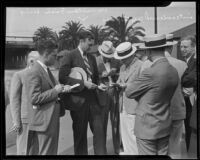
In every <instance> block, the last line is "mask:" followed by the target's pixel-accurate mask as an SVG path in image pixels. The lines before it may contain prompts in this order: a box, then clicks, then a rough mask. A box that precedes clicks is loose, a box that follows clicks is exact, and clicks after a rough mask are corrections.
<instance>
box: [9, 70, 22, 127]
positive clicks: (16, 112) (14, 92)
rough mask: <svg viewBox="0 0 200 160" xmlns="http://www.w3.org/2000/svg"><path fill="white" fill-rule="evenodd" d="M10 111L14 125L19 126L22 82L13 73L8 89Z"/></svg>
mask: <svg viewBox="0 0 200 160" xmlns="http://www.w3.org/2000/svg"><path fill="white" fill-rule="evenodd" d="M10 91H11V93H10V110H11V115H12V119H13V123H14V125H20V124H21V95H22V82H21V79H20V77H19V75H18V73H15V74H14V75H13V78H12V80H11V89H10Z"/></svg>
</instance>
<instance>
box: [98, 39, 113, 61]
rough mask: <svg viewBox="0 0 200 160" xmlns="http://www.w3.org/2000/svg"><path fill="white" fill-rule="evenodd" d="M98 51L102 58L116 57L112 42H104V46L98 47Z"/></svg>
mask: <svg viewBox="0 0 200 160" xmlns="http://www.w3.org/2000/svg"><path fill="white" fill-rule="evenodd" d="M98 51H99V53H100V54H101V55H102V56H104V57H106V58H112V57H113V56H114V52H115V48H114V47H113V43H112V42H111V41H103V42H102V45H100V46H99V47H98Z"/></svg>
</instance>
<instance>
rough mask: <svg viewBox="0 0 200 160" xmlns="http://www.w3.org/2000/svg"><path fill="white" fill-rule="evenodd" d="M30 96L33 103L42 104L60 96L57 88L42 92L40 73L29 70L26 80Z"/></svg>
mask: <svg viewBox="0 0 200 160" xmlns="http://www.w3.org/2000/svg"><path fill="white" fill-rule="evenodd" d="M26 85H27V89H28V92H27V93H29V97H30V100H31V104H32V105H36V106H41V105H43V104H46V103H50V102H52V101H56V100H57V98H58V92H57V91H56V89H55V88H52V89H49V90H46V91H44V92H42V86H41V85H42V80H41V77H40V75H39V74H38V73H36V72H34V71H33V72H29V73H28V75H27V81H26Z"/></svg>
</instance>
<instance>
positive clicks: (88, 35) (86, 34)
mask: <svg viewBox="0 0 200 160" xmlns="http://www.w3.org/2000/svg"><path fill="white" fill-rule="evenodd" d="M78 38H79V41H80V40H85V39H86V38H90V39H94V36H93V34H92V33H91V32H89V31H86V30H84V31H81V32H80V33H79V36H78Z"/></svg>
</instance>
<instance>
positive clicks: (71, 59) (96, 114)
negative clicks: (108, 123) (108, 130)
mask: <svg viewBox="0 0 200 160" xmlns="http://www.w3.org/2000/svg"><path fill="white" fill-rule="evenodd" d="M87 59H88V63H89V65H90V69H91V72H92V75H91V79H92V82H93V83H94V84H97V85H98V83H99V78H98V69H97V64H96V60H95V57H94V56H92V55H90V54H87ZM74 67H80V68H82V69H83V70H85V71H86V65H85V63H84V60H83V57H82V55H81V52H80V50H79V49H78V48H77V49H74V50H72V51H71V52H69V53H67V54H66V55H65V56H64V57H63V59H62V61H61V66H60V70H59V81H60V83H61V84H69V85H72V84H76V83H79V84H80V86H79V87H77V90H78V92H76V93H70V94H65V95H63V97H62V99H63V102H64V104H65V106H66V108H67V109H69V110H70V114H71V118H72V120H73V126H72V127H73V134H74V152H75V154H76V155H87V154H88V149H87V125H88V122H89V124H90V128H91V130H92V132H93V135H94V137H93V141H94V143H93V144H94V153H95V154H105V143H104V140H103V121H102V118H101V109H100V106H99V102H98V98H97V94H96V90H95V89H94V90H89V89H87V88H86V87H84V81H83V80H80V79H75V78H71V77H69V76H68V75H69V74H70V71H71V68H74ZM86 73H87V71H86Z"/></svg>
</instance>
